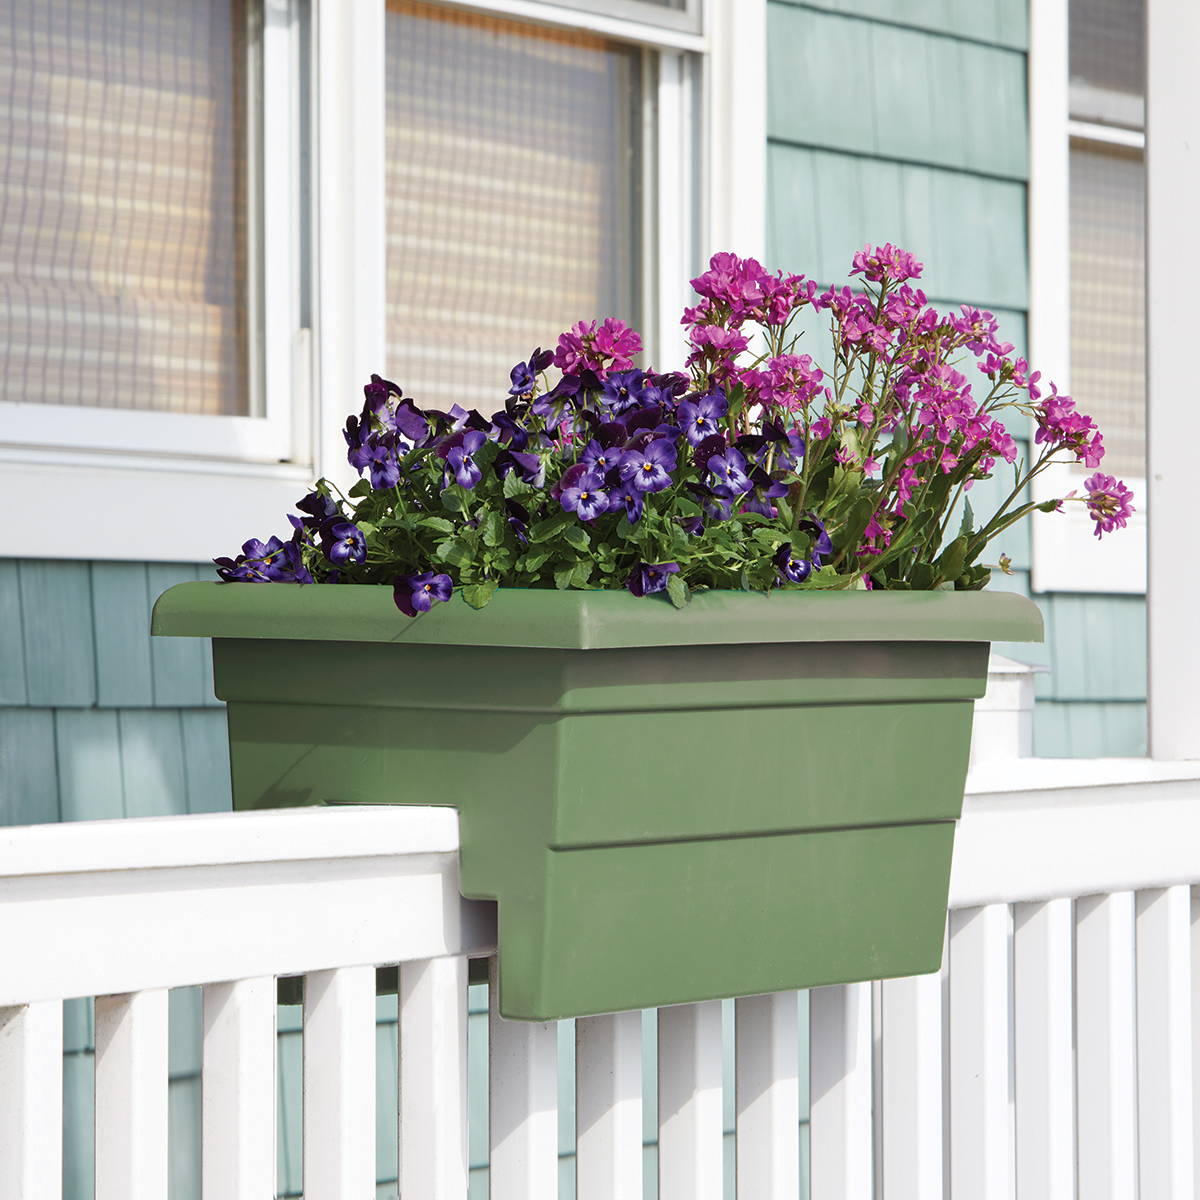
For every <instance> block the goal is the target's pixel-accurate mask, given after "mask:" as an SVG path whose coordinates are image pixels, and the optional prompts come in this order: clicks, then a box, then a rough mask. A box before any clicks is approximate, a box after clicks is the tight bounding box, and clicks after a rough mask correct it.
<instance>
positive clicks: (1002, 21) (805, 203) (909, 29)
mask: <svg viewBox="0 0 1200 1200" xmlns="http://www.w3.org/2000/svg"><path fill="white" fill-rule="evenodd" d="M768 23H769V24H768V53H769V75H768V88H769V112H768V134H769V144H768V172H769V181H768V187H769V192H768V212H767V225H768V254H769V259H770V262H771V263H772V264H773V265H786V266H787V267H789V268H790V269H793V270H797V269H799V270H806V271H807V272H808V273H809V274H812V275H814V276H815V277H816V278H817V279H819V280H820V282H822V283H830V282H834V281H837V280H841V279H843V278H844V277H845V274H846V272H847V271H848V269H849V264H850V257H851V255H852V254H853V252H854V251H855V250H856V249H859V248H860V247H862V246H863V245H864V244H865V243H867V242H871V243H878V242H885V241H893V242H896V243H898V244H900V245H902V246H904V247H905V248H907V249H910V250H912V251H914V252H915V253H916V254H917V255H918V257H919V258H921V259H922V260H923V261H924V262H925V264H926V270H925V274H924V277H923V280H922V283H923V285H924V287H925V289H926V291H927V293H928V294H929V298H930V300H931V301H932V302H933V303H935V304H938V305H939V306H943V307H945V306H956V305H958V304H961V303H970V304H974V305H979V306H982V307H985V308H990V309H991V310H992V311H993V312H995V313H996V315H997V316H998V317H999V318H1000V322H1001V330H1002V332H1003V333H1004V336H1005V337H1006V339H1007V340H1009V341H1012V342H1014V343H1016V345H1017V346H1018V348H1020V349H1023V348H1024V347H1025V345H1026V344H1027V327H1026V322H1027V317H1028V310H1029V279H1028V271H1027V262H1028V239H1027V201H1028V183H1029V171H1028V106H1027V87H1026V72H1027V58H1028V12H1027V0H972V2H971V3H970V4H965V3H962V2H961V0H770V3H769V9H768ZM811 332H812V334H813V335H817V331H816V330H813V331H811ZM817 336H819V335H817ZM815 345H816V346H817V347H820V346H821V345H822V343H821V341H820V340H816V341H815ZM1004 482H1005V481H1004V480H1003V479H995V480H992V481H989V482H988V483H985V484H980V485H978V486H977V487H976V489H975V490H974V491H973V492H972V497H971V498H972V502H973V504H974V506H975V508H976V509H977V510H979V511H984V510H987V509H988V506H989V504H991V505H994V504H995V503H997V502H998V501H999V500H1000V499H1001V497H1002V491H1001V489H1002V486H1003V484H1004ZM1038 517H1039V518H1040V519H1042V520H1050V519H1052V518H1051V517H1049V516H1045V515H1042V514H1038ZM999 551H1003V552H1004V553H1006V554H1007V555H1008V556H1009V557H1010V558H1011V559H1012V561H1013V567H1014V574H1013V575H1012V576H1011V577H1008V578H1004V577H1002V576H999V575H998V574H997V575H996V576H995V577H994V580H993V586H1000V587H1006V588H1012V589H1014V590H1018V591H1021V592H1024V593H1025V594H1029V592H1030V567H1031V541H1030V529H1029V525H1028V524H1025V525H1023V526H1021V527H1019V528H1017V529H1014V531H1013V533H1012V536H1011V539H1006V540H1005V541H1004V542H1003V544H1001V545H998V546H997V552H999ZM1036 598H1037V600H1038V602H1039V604H1040V605H1041V607H1042V611H1043V613H1044V614H1045V617H1046V645H1045V646H1044V647H1042V648H1031V647H1028V646H1012V647H1001V650H1003V651H1004V652H1005V653H1008V654H1010V655H1011V656H1012V657H1015V658H1017V659H1021V660H1024V661H1034V662H1038V663H1041V664H1043V665H1045V666H1046V667H1047V668H1048V669H1047V671H1046V672H1045V673H1043V674H1040V675H1039V676H1038V681H1037V689H1038V704H1037V712H1036V716H1035V726H1034V750H1035V753H1037V754H1039V755H1043V756H1048V757H1060V756H1061V757H1072V756H1080V757H1094V756H1100V755H1139V754H1144V753H1145V752H1146V735H1145V722H1146V708H1145V700H1146V647H1145V627H1146V615H1145V611H1146V610H1145V600H1144V598H1143V597H1130V596H1117V595H1111V596H1109V595H1068V594H1054V595H1038V596H1037V597H1036Z"/></svg>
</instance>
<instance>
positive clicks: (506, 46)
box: [387, 0, 642, 411]
mask: <svg viewBox="0 0 1200 1200" xmlns="http://www.w3.org/2000/svg"><path fill="white" fill-rule="evenodd" d="M640 75H641V58H640V52H639V51H637V50H633V49H630V48H627V47H624V46H618V45H615V44H613V43H610V42H607V41H604V40H602V39H599V38H596V37H593V36H591V35H586V34H577V33H569V32H560V31H557V30H549V29H540V28H537V27H534V26H528V25H522V24H518V23H515V22H510V21H504V20H499V19H493V18H490V17H484V16H479V15H476V14H473V13H466V12H462V11H455V10H452V9H446V8H438V7H434V6H431V5H427V4H422V3H417V2H415V0H389V2H388V9H387V156H388V158H387V238H388V243H387V304H388V310H387V327H388V360H389V361H388V365H389V370H390V373H391V375H392V377H393V378H394V379H395V380H396V381H397V382H398V383H400V384H401V385H402V386H403V387H404V389H405V390H406V391H407V392H408V393H409V394H411V395H413V396H414V397H415V398H416V399H417V400H418V401H420V402H422V403H424V404H428V405H431V406H435V407H448V406H449V405H451V404H453V403H455V402H457V403H459V404H461V405H463V406H464V407H468V408H469V407H478V408H480V409H483V410H485V411H492V410H494V409H495V408H497V407H499V406H500V405H501V404H502V402H503V400H504V397H505V393H506V391H507V388H508V371H509V369H510V368H511V367H512V365H513V364H514V363H515V362H517V361H518V360H521V359H524V358H525V357H527V355H528V354H529V352H530V351H531V350H532V349H533V348H534V346H535V345H537V344H540V345H542V346H552V345H553V344H554V342H555V339H556V337H557V335H558V334H559V333H560V332H561V331H562V330H563V329H565V328H567V327H568V326H569V325H571V324H573V323H574V322H575V321H578V320H581V319H592V318H596V317H606V316H617V317H621V318H623V319H625V320H627V321H631V322H632V321H634V320H635V319H636V318H637V315H638V314H637V311H636V310H637V306H636V302H635V297H636V294H637V291H636V286H637V284H636V281H637V272H638V269H639V259H640V254H639V249H640V248H639V242H638V230H639V227H640V223H641V222H640V210H641V196H640V186H641V185H640V175H641V172H640V166H639V160H640V152H639V149H638V130H639V129H640V125H641V119H642V113H641V97H640V84H639V80H640Z"/></svg>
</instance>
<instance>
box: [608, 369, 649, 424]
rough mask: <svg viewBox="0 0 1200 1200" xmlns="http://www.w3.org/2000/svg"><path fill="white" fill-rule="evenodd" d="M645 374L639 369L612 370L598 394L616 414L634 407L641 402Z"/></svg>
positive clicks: (618, 414)
mask: <svg viewBox="0 0 1200 1200" xmlns="http://www.w3.org/2000/svg"><path fill="white" fill-rule="evenodd" d="M645 378H646V376H645V374H644V373H643V372H641V371H614V372H613V373H612V374H611V375H609V377H608V378H607V379H606V380H605V381H604V383H603V385H602V386H601V388H600V394H601V396H602V397H603V398H604V402H605V403H606V404H607V405H608V408H609V410H610V411H611V412H612V413H613V414H614V415H616V416H620V415H621V414H622V413H624V412H628V411H629V410H630V409H631V408H636V407H637V406H638V405H639V404H641V402H642V385H643V383H644V382H645Z"/></svg>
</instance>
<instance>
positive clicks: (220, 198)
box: [0, 0, 249, 414]
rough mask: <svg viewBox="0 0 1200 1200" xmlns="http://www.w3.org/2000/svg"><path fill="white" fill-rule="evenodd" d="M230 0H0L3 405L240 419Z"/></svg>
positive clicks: (242, 270)
mask: <svg viewBox="0 0 1200 1200" xmlns="http://www.w3.org/2000/svg"><path fill="white" fill-rule="evenodd" d="M245 56H246V44H245V15H244V9H243V4H242V2H241V0H155V3H146V0H140V2H137V3H135V2H133V0H36V3H34V2H31V0H0V128H3V130H4V132H3V136H2V138H0V142H2V145H0V177H2V178H3V195H2V198H0V399H3V400H18V401H24V402H27V403H40V404H85V405H93V406H98V407H106V408H122V409H167V410H171V411H174V412H186V413H227V414H244V413H247V412H248V411H249V410H248V399H247V397H248V389H247V371H246V204H245V199H244V197H245V187H246V185H245V176H244V172H245V159H246V154H245V139H244V136H243V134H244V129H245V71H244V62H245Z"/></svg>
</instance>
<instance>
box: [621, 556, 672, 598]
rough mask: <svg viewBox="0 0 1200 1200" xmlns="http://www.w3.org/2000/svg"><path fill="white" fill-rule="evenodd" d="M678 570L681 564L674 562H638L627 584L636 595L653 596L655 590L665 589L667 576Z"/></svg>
mask: <svg viewBox="0 0 1200 1200" xmlns="http://www.w3.org/2000/svg"><path fill="white" fill-rule="evenodd" d="M678 570H679V564H678V563H673V562H668V563H638V565H637V566H636V567H634V568H633V574H631V575H630V576H629V579H628V580H627V581H626V584H625V586H626V587H627V588H629V590H630V591H631V592H632V593H633V594H634V595H635V596H652V595H654V593H655V592H661V591H663V590H665V588H666V586H667V577H668V576H670V575H674V574H676V573H677V572H678Z"/></svg>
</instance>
